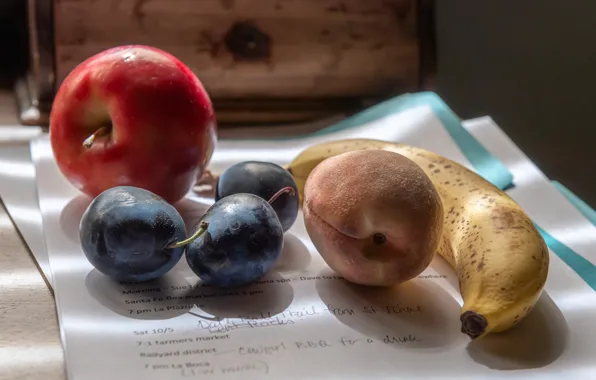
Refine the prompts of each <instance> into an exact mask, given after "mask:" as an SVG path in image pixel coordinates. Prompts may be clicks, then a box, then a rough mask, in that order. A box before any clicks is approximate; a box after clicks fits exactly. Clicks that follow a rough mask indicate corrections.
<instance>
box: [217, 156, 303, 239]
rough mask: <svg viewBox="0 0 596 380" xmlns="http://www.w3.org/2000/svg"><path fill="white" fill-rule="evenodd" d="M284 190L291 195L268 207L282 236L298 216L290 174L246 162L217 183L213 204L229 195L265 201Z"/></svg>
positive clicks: (264, 164)
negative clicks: (244, 195) (278, 223)
mask: <svg viewBox="0 0 596 380" xmlns="http://www.w3.org/2000/svg"><path fill="white" fill-rule="evenodd" d="M286 187H291V188H292V189H293V190H294V191H293V193H288V192H287V193H284V194H281V195H280V196H279V197H278V198H277V199H276V200H275V202H272V204H271V206H272V207H273V209H274V210H275V213H276V214H277V217H278V218H279V221H280V222H281V226H282V228H283V230H284V232H285V231H287V230H289V229H290V228H291V227H292V225H293V224H294V222H295V221H296V217H297V216H298V209H299V202H298V197H299V195H298V186H296V182H295V181H294V178H293V177H292V175H291V174H290V172H288V171H287V170H286V169H284V168H282V167H281V166H279V165H277V164H274V163H272V162H260V161H245V162H240V163H238V164H235V165H232V166H230V167H228V168H227V169H226V170H224V171H223V173H221V175H220V176H219V179H218V181H217V186H216V188H215V200H216V201H218V200H220V199H221V198H224V197H227V196H228V195H232V194H238V193H249V194H254V195H258V196H259V197H261V198H263V199H265V200H266V201H268V200H269V199H271V197H272V196H273V195H275V193H277V192H278V191H279V190H281V189H283V188H286Z"/></svg>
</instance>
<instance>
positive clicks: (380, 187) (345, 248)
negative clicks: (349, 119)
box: [303, 150, 444, 286]
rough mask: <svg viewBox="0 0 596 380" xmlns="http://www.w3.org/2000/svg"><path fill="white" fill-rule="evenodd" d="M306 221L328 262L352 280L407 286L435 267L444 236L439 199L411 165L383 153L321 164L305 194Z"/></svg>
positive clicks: (359, 154)
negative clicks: (434, 261)
mask: <svg viewBox="0 0 596 380" xmlns="http://www.w3.org/2000/svg"><path fill="white" fill-rule="evenodd" d="M303 211H304V223H305V227H306V230H307V232H308V234H309V236H310V238H311V240H312V242H313V244H314V246H315V247H316V248H317V250H318V251H319V253H320V254H321V256H322V258H323V259H324V260H325V262H326V263H327V265H329V267H331V269H333V270H334V271H335V272H337V273H338V274H340V275H342V276H343V277H344V278H345V279H346V280H348V281H350V282H353V283H356V284H361V285H369V286H390V285H397V284H400V283H403V282H406V281H408V280H410V279H412V278H414V277H416V276H418V275H419V274H420V273H422V272H423V271H424V270H425V269H426V268H427V267H428V266H429V265H430V263H431V261H432V259H433V257H434V254H435V252H436V250H437V248H438V246H439V242H440V240H441V235H442V231H443V218H444V215H443V205H442V202H441V199H440V196H439V193H438V191H437V189H436V188H435V186H434V185H433V183H432V182H431V180H430V179H429V178H428V177H427V175H426V174H425V173H424V172H423V171H422V169H421V168H420V167H419V166H418V165H417V164H415V163H414V162H413V161H411V160H410V159H408V158H406V157H404V156H402V155H400V154H397V153H394V152H388V151H383V150H361V151H353V152H347V153H343V154H340V155H337V156H333V157H330V158H328V159H326V160H325V161H323V162H321V163H320V164H319V165H317V167H316V168H315V169H314V170H313V171H312V172H311V174H310V175H309V177H308V178H307V180H306V184H305V188H304V210H303Z"/></svg>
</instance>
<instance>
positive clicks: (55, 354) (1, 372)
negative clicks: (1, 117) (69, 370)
mask: <svg viewBox="0 0 596 380" xmlns="http://www.w3.org/2000/svg"><path fill="white" fill-rule="evenodd" d="M0 128H1V127H0ZM0 242H2V243H1V244H2V246H1V252H0V300H1V301H0V330H1V331H2V333H1V334H0V379H2V380H5V379H6V380H9V379H10V380H16V379H23V380H24V379H31V380H33V379H35V380H38V379H44V380H64V379H65V378H66V375H65V369H64V359H63V350H62V346H61V344H60V334H59V329H58V322H57V319H56V309H55V306H54V305H55V304H54V298H53V296H52V294H51V292H50V290H49V288H48V286H47V285H46V283H45V281H44V280H43V277H42V276H41V274H40V272H39V270H38V268H37V266H36V265H35V263H34V260H33V258H32V256H31V254H30V253H29V251H28V249H27V248H26V246H25V244H24V243H23V241H22V239H21V237H20V235H19V234H18V233H17V230H16V229H15V227H14V225H13V224H12V222H11V220H10V218H9V216H8V214H7V212H6V209H5V208H4V206H3V205H2V206H0Z"/></svg>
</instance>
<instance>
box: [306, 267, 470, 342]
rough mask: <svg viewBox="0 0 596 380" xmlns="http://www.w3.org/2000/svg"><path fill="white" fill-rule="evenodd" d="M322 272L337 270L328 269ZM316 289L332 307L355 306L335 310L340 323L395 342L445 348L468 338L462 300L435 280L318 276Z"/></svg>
mask: <svg viewBox="0 0 596 380" xmlns="http://www.w3.org/2000/svg"><path fill="white" fill-rule="evenodd" d="M321 276H333V272H332V271H331V270H330V269H329V270H325V271H324V273H321ZM316 288H317V291H318V293H319V296H320V297H321V300H322V301H323V302H324V303H325V304H326V305H327V308H329V309H333V310H352V309H353V310H354V313H351V312H348V313H343V312H336V313H333V314H334V316H335V318H337V319H338V320H339V322H341V323H343V324H345V325H346V326H348V327H350V328H351V329H353V330H355V331H357V332H359V333H361V334H362V335H364V336H366V337H368V338H371V339H375V340H380V341H384V342H385V343H388V344H389V345H391V346H392V347H395V348H400V349H412V348H422V349H425V350H438V351H445V350H448V349H449V346H452V345H455V344H456V343H457V342H461V339H463V338H462V337H461V333H460V332H459V327H460V326H459V320H458V316H459V311H460V305H459V303H458V302H457V301H456V300H455V299H454V298H453V297H452V296H451V295H450V294H449V293H447V292H446V291H445V290H444V289H443V288H442V287H441V286H440V285H438V284H436V283H435V282H434V281H432V280H426V279H413V280H411V281H409V282H406V283H404V284H401V285H400V286H394V287H372V286H361V285H356V284H353V283H350V282H348V281H344V280H339V281H330V280H317V284H316ZM402 341H403V342H402ZM393 343H395V344H393ZM400 343H403V344H400Z"/></svg>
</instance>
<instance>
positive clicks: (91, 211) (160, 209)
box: [79, 186, 186, 282]
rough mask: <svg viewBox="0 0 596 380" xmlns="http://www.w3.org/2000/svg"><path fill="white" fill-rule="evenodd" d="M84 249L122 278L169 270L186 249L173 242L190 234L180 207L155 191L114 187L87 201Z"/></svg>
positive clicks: (82, 227) (98, 266)
mask: <svg viewBox="0 0 596 380" xmlns="http://www.w3.org/2000/svg"><path fill="white" fill-rule="evenodd" d="M79 236H80V239H81V245H82V248H83V252H84V253H85V256H87V259H88V260H89V262H90V263H91V264H92V265H93V266H94V267H95V268H96V269H97V270H98V271H100V272H101V273H103V274H105V275H106V276H109V277H111V278H113V279H115V280H118V281H127V282H141V281H149V280H153V279H156V278H158V277H161V276H163V275H164V274H165V273H166V272H168V271H169V270H170V269H172V268H173V267H174V266H175V265H176V263H177V262H178V261H179V260H180V258H181V257H182V255H183V254H184V247H180V248H169V246H170V245H171V244H173V243H176V242H179V241H182V240H184V239H185V238H186V231H185V226H184V221H183V220H182V217H181V216H180V214H179V213H178V211H176V209H175V208H174V207H173V206H171V205H170V204H168V203H167V202H166V201H165V200H163V199H162V198H160V197H159V196H157V195H155V194H153V193H152V192H150V191H147V190H144V189H140V188H137V187H131V186H119V187H114V188H111V189H108V190H106V191H104V192H103V193H101V194H100V195H98V196H97V197H96V198H95V199H94V200H93V201H92V202H91V204H90V205H89V207H87V210H86V211H85V213H84V214H83V217H82V219H81V223H80V226H79Z"/></svg>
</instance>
